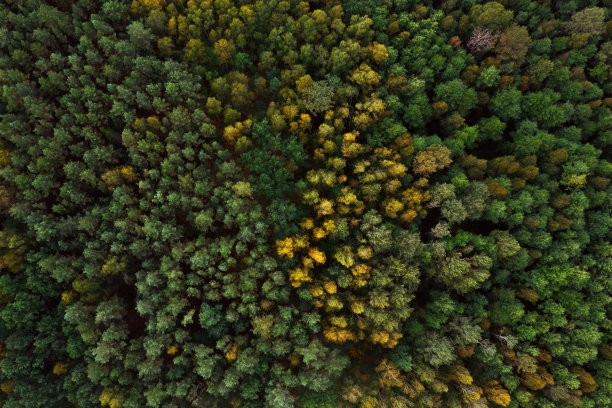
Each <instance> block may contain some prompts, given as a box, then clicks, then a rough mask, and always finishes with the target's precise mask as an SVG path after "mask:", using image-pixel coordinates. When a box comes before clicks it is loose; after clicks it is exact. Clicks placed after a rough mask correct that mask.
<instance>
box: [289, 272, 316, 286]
mask: <svg viewBox="0 0 612 408" xmlns="http://www.w3.org/2000/svg"><path fill="white" fill-rule="evenodd" d="M289 280H290V281H291V286H293V287H294V288H299V287H300V286H302V283H304V282H310V281H312V278H311V277H310V275H309V273H308V270H307V269H305V268H299V267H298V268H295V269H290V270H289Z"/></svg>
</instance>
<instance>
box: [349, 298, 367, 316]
mask: <svg viewBox="0 0 612 408" xmlns="http://www.w3.org/2000/svg"><path fill="white" fill-rule="evenodd" d="M351 310H352V311H353V313H355V314H362V313H363V312H365V303H363V302H362V301H355V302H353V303H351Z"/></svg>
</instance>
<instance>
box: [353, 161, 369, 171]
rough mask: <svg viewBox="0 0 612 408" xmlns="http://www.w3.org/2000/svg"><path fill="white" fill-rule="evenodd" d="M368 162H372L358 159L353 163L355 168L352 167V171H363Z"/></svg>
mask: <svg viewBox="0 0 612 408" xmlns="http://www.w3.org/2000/svg"><path fill="white" fill-rule="evenodd" d="M370 164H372V163H370V162H369V161H367V160H361V161H358V162H357V163H355V168H354V169H353V172H354V173H355V174H359V173H363V172H364V171H366V170H367V169H368V167H369V166H370Z"/></svg>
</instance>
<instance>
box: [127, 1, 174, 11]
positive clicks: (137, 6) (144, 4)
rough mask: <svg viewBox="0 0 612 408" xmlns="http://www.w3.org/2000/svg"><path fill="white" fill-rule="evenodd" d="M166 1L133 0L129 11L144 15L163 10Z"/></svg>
mask: <svg viewBox="0 0 612 408" xmlns="http://www.w3.org/2000/svg"><path fill="white" fill-rule="evenodd" d="M165 5H166V0H134V1H133V2H132V6H131V7H130V11H131V12H132V13H144V12H150V11H152V10H160V11H161V10H163V8H164V6H165Z"/></svg>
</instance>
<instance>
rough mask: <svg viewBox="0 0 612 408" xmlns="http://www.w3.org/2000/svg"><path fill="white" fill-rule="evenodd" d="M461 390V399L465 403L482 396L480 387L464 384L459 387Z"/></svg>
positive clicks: (474, 400)
mask: <svg viewBox="0 0 612 408" xmlns="http://www.w3.org/2000/svg"><path fill="white" fill-rule="evenodd" d="M461 391H462V393H463V401H464V402H465V403H466V404H471V403H473V402H476V401H478V400H479V399H480V397H481V396H482V388H480V387H477V386H474V385H464V386H462V387H461Z"/></svg>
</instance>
